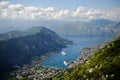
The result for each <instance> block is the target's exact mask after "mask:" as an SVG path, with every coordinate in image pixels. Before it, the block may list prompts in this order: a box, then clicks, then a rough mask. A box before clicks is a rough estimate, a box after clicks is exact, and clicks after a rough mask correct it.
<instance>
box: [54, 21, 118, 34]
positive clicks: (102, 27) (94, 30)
mask: <svg viewBox="0 0 120 80" xmlns="http://www.w3.org/2000/svg"><path fill="white" fill-rule="evenodd" d="M55 31H56V32H57V33H58V34H60V35H72V36H115V35H117V34H118V33H119V32H120V22H119V21H110V20H105V19H99V20H92V21H90V22H78V23H67V24H65V25H63V26H61V27H59V28H57V29H56V30H55Z"/></svg>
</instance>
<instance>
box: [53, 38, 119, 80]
mask: <svg viewBox="0 0 120 80" xmlns="http://www.w3.org/2000/svg"><path fill="white" fill-rule="evenodd" d="M119 75H120V37H119V38H117V39H116V40H114V41H112V42H111V43H109V44H108V45H107V46H105V47H104V48H103V49H101V50H100V51H98V52H97V53H95V55H93V56H92V57H91V58H90V59H88V61H86V62H85V63H83V64H82V65H78V66H76V67H75V68H72V69H68V70H65V71H63V72H62V73H61V74H59V75H56V76H55V77H54V78H53V80H78V79H80V80H87V79H88V80H91V79H93V80H120V76H119Z"/></svg>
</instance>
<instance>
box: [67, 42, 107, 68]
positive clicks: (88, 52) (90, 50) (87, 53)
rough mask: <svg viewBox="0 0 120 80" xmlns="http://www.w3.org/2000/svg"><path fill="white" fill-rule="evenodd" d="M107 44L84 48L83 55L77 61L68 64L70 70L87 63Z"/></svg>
mask: <svg viewBox="0 0 120 80" xmlns="http://www.w3.org/2000/svg"><path fill="white" fill-rule="evenodd" d="M105 45H106V44H101V45H98V46H96V47H93V48H82V49H81V53H82V55H81V56H80V57H78V58H77V59H76V60H75V61H71V62H69V63H68V68H72V67H75V66H77V65H79V64H82V63H85V62H86V61H87V60H88V59H89V58H90V57H91V56H92V55H93V54H95V53H96V52H97V51H99V50H100V49H102V48H103V47H104V46H105Z"/></svg>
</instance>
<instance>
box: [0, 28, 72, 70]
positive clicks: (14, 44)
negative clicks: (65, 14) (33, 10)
mask: <svg viewBox="0 0 120 80" xmlns="http://www.w3.org/2000/svg"><path fill="white" fill-rule="evenodd" d="M10 33H11V32H10ZM15 33H17V34H13V35H14V36H12V37H11V39H8V38H7V39H8V40H3V41H0V72H5V71H9V70H11V69H13V66H14V65H18V66H21V65H22V64H24V63H28V62H30V60H31V59H32V57H34V56H41V55H45V54H46V53H49V52H56V51H60V50H61V49H62V48H64V47H66V45H67V44H69V43H71V41H68V40H65V39H63V38H61V37H59V36H58V35H57V34H56V33H55V32H53V31H51V30H49V29H47V28H45V27H36V28H31V29H29V30H28V31H26V33H27V34H25V32H24V33H22V34H21V32H18V31H17V32H15ZM18 33H20V34H18ZM15 35H17V37H16V36H15Z"/></svg>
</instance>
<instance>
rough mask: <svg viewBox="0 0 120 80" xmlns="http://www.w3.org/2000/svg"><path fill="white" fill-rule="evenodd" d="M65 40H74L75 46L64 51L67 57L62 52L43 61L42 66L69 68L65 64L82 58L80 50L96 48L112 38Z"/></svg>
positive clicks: (77, 37)
mask: <svg viewBox="0 0 120 80" xmlns="http://www.w3.org/2000/svg"><path fill="white" fill-rule="evenodd" d="M65 38H66V39H68V40H72V41H73V42H74V43H75V44H73V45H70V46H68V47H67V48H64V49H63V50H62V51H64V52H65V53H66V55H63V54H61V52H59V53H56V54H53V55H52V56H49V57H47V58H46V59H45V60H44V61H43V63H42V66H48V67H57V68H67V66H65V65H64V63H63V62H64V61H66V62H70V61H74V60H76V59H77V58H78V57H80V56H81V52H80V50H81V49H82V48H85V47H95V46H97V45H99V44H103V43H105V42H106V41H107V40H109V39H110V38H111V37H88V36H87V37H85V36H84V37H80V36H65Z"/></svg>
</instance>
